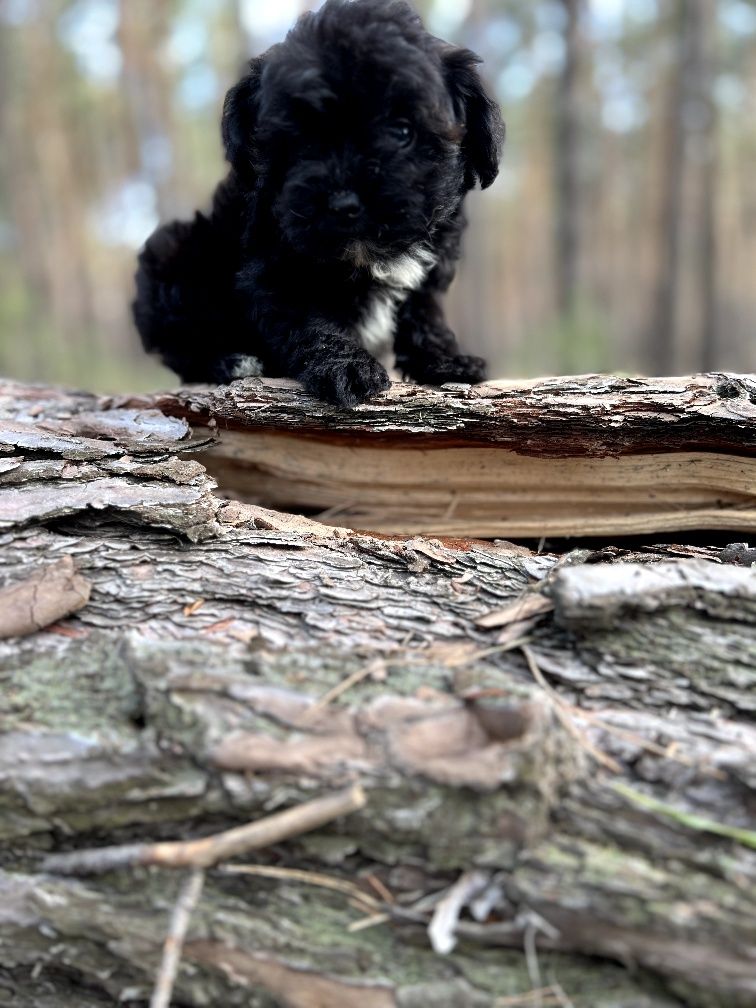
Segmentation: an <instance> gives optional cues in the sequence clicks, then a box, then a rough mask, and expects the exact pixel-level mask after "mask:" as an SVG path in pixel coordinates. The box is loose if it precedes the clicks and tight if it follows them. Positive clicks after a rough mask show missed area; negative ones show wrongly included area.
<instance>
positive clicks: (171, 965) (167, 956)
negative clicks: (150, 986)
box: [150, 868, 205, 1008]
mask: <svg viewBox="0 0 756 1008" xmlns="http://www.w3.org/2000/svg"><path fill="white" fill-rule="evenodd" d="M204 882H205V873H204V871H203V870H202V869H201V868H195V869H194V870H193V871H191V872H190V873H189V875H188V876H187V879H186V881H185V882H184V884H183V885H182V887H181V890H180V892H179V894H178V899H177V900H176V905H175V906H174V908H173V912H172V914H171V923H170V926H169V928H168V934H167V935H166V938H165V941H164V943H163V958H162V960H161V962H160V969H159V970H158V975H157V980H156V981H155V989H154V990H153V992H152V998H151V999H150V1008H170V1004H171V997H172V996H173V987H174V984H175V983H176V977H177V976H178V970H179V966H180V964H181V950H182V949H183V947H184V940H185V938H186V932H187V929H188V927H189V922H190V920H191V919H192V913H193V912H194V909H195V907H196V906H197V903H198V902H199V898H200V896H201V895H202V886H203V884H204Z"/></svg>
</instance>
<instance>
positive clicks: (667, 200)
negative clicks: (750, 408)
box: [646, 0, 696, 375]
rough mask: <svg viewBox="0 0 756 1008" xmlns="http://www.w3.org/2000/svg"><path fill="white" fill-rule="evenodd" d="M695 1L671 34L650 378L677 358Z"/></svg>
mask: <svg viewBox="0 0 756 1008" xmlns="http://www.w3.org/2000/svg"><path fill="white" fill-rule="evenodd" d="M694 2H696V0H676V4H675V12H674V15H673V17H672V19H671V23H670V33H671V35H672V37H674V38H675V39H676V40H677V51H676V53H675V57H674V59H675V65H674V67H673V70H672V78H671V81H670V86H669V97H668V101H667V111H666V129H665V130H664V135H663V139H662V144H661V147H660V155H661V159H662V161H661V164H662V169H661V179H662V182H661V205H660V211H659V220H658V227H659V235H658V242H659V244H658V267H657V269H658V280H657V287H656V294H655V297H654V303H653V307H652V311H651V319H650V322H649V326H648V349H647V354H646V358H647V361H648V365H649V370H650V372H651V373H652V374H660V375H664V374H670V373H671V372H672V370H673V367H674V360H675V333H676V328H677V303H678V288H679V281H680V244H681V243H680V217H681V213H682V206H683V172H684V169H685V127H684V113H685V104H686V101H685V99H686V86H685V85H686V71H687V70H688V69H689V67H690V55H691V29H692V27H693V19H692V17H691V9H692V6H693V3H694Z"/></svg>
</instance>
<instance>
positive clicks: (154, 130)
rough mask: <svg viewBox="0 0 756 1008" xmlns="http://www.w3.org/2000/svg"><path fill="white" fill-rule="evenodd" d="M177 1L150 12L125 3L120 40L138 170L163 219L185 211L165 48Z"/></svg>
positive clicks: (159, 3) (164, 1)
mask: <svg viewBox="0 0 756 1008" xmlns="http://www.w3.org/2000/svg"><path fill="white" fill-rule="evenodd" d="M171 8H172V3H171V0H152V3H151V4H150V6H149V8H147V7H146V6H142V5H139V4H135V3H134V2H133V0H120V25H119V32H118V40H119V43H120V46H121V53H122V55H123V72H122V79H123V87H124V92H125V95H126V101H127V105H128V108H129V110H130V113H131V130H132V162H133V164H132V170H133V171H135V172H136V171H141V172H142V173H143V174H144V176H145V177H146V178H147V179H148V180H149V181H150V182H151V183H152V185H153V186H154V188H155V193H156V196H157V208H158V213H159V215H160V218H161V219H163V220H165V219H166V218H168V217H174V216H176V215H177V214H178V212H179V209H180V208H179V207H178V205H177V199H176V185H175V178H174V156H173V138H174V136H175V133H176V130H175V124H174V117H173V112H172V107H171V105H172V82H171V79H170V70H169V68H168V66H167V61H166V59H165V57H164V55H163V52H162V50H163V45H164V43H165V40H166V38H167V35H168V32H169V30H170V20H171Z"/></svg>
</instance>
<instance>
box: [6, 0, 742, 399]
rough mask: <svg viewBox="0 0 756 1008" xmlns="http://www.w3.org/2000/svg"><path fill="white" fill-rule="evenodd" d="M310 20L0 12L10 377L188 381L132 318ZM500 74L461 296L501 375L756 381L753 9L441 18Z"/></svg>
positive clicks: (614, 3)
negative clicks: (245, 108)
mask: <svg viewBox="0 0 756 1008" xmlns="http://www.w3.org/2000/svg"><path fill="white" fill-rule="evenodd" d="M316 6H318V4H317V2H315V0H313V2H312V3H307V2H306V0H0V139H1V143H0V373H2V374H5V375H9V376H17V377H22V378H30V379H36V380H43V381H60V382H66V383H69V384H75V385H78V386H81V387H83V386H88V387H90V388H93V389H96V390H114V391H116V390H119V389H134V390H136V389H143V388H147V387H155V386H158V385H161V384H162V385H165V384H170V383H171V382H172V381H173V378H172V376H170V375H169V374H168V373H167V372H164V371H162V370H161V369H160V368H159V367H158V366H157V365H156V364H154V363H152V362H151V361H150V360H149V359H148V358H146V357H145V356H144V355H143V354H142V351H141V349H140V348H139V346H138V341H137V339H136V336H135V334H134V332H133V330H132V326H131V321H130V315H129V302H130V300H131V293H132V275H133V269H134V259H135V255H136V252H137V249H138V248H139V246H140V245H141V243H142V242H143V241H144V239H145V238H146V237H147V235H148V234H149V232H150V231H151V230H152V229H153V228H154V227H155V225H156V224H157V222H158V221H159V220H165V219H168V218H171V217H174V216H186V215H188V214H190V213H191V212H192V211H193V210H194V208H195V207H198V206H204V205H206V204H207V201H208V198H209V195H210V193H211V190H212V188H213V186H214V185H215V183H216V182H217V181H218V180H219V179H220V177H221V175H222V172H223V170H224V169H223V162H222V155H221V149H220V140H219V116H220V108H221V103H222V99H223V94H224V91H225V89H226V88H227V87H228V86H229V85H230V84H231V83H232V82H233V80H234V79H235V78H236V77H237V76H238V74H239V72H240V70H241V68H242V66H243V63H244V61H245V59H247V58H248V57H249V56H251V55H253V54H255V53H257V52H260V51H262V50H264V49H265V48H267V46H268V45H270V44H271V43H273V42H275V41H277V40H279V39H280V38H281V37H282V36H283V34H284V33H285V31H286V30H287V28H288V27H289V26H290V25H291V23H293V21H294V19H295V17H296V16H297V14H299V13H300V12H301V11H302V10H305V9H307V8H308V7H316ZM418 8H419V9H420V10H421V12H422V13H423V14H424V15H425V16H426V19H427V24H428V26H429V27H430V28H431V30H433V31H434V32H435V33H436V34H438V35H441V36H443V37H446V38H448V39H450V40H452V41H456V42H459V43H464V44H465V45H469V46H470V47H471V48H473V49H475V50H476V51H478V52H479V53H480V54H481V55H482V56H483V57H484V59H485V66H484V70H485V74H486V76H487V79H488V81H489V82H490V84H491V86H492V87H493V88H494V89H495V90H496V92H497V94H498V97H499V100H500V101H501V104H502V108H503V110H504V115H505V118H506V120H507V124H508V142H507V147H506V152H505V160H504V165H503V170H502V174H501V176H500V178H499V179H498V180H497V182H496V184H495V185H494V187H493V188H492V189H490V190H489V191H488V192H486V193H484V194H483V195H482V196H480V195H476V196H475V197H474V198H473V199H472V200H471V203H470V213H469V216H470V221H471V227H470V230H469V232H468V240H467V245H466V256H465V260H464V263H463V264H462V268H461V270H460V275H459V278H458V280H457V282H456V283H455V286H454V288H453V290H452V292H451V295H450V298H449V311H450V315H451V318H452V320H453V323H454V325H455V327H456V329H457V331H458V332H459V334H460V336H461V338H462V340H463V342H464V344H465V346H466V348H467V349H469V350H473V349H475V350H477V352H480V353H483V354H484V355H486V356H487V357H488V358H489V359H490V361H491V370H492V372H493V373H494V374H496V375H502V376H503V375H523V374H546V373H553V372H580V371H588V370H620V371H643V372H647V373H653V374H664V373H668V374H669V373H681V372H688V371H693V370H699V369H707V368H716V369H720V368H722V369H724V368H727V369H734V370H741V371H750V370H753V369H754V345H755V344H754V336H753V328H754V320H756V4H754V3H753V2H746V0H424V2H419V3H418Z"/></svg>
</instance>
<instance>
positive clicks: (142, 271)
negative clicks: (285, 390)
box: [133, 214, 262, 382]
mask: <svg viewBox="0 0 756 1008" xmlns="http://www.w3.org/2000/svg"><path fill="white" fill-rule="evenodd" d="M234 272H235V266H234V262H233V260H232V259H231V257H230V254H229V251H228V248H227V246H226V243H225V242H224V241H223V240H222V238H221V236H219V235H218V233H217V232H216V229H215V228H214V226H213V224H212V222H211V221H210V220H208V219H207V218H206V217H204V216H203V215H202V214H197V215H196V217H195V219H194V220H193V221H191V222H183V221H181V222H179V221H175V222H173V223H172V224H167V225H165V226H164V227H161V228H159V229H158V230H157V231H156V232H155V233H154V234H153V235H152V236H151V237H150V238H149V239H148V241H147V244H146V245H145V248H144V250H143V251H142V253H141V254H140V256H139V266H138V269H137V275H136V283H137V296H136V300H135V301H134V304H133V312H134V321H135V322H136V326H137V329H138V330H139V333H140V335H141V337H142V343H143V344H144V347H145V349H146V350H147V351H149V352H150V353H154V354H157V355H158V356H159V357H160V358H161V360H162V361H163V363H164V364H166V365H167V366H168V367H169V368H171V369H172V370H173V371H175V372H176V373H177V374H178V375H179V377H180V378H181V379H182V380H183V381H199V382H229V381H233V379H234V378H242V377H246V376H247V375H253V374H261V373H262V366H261V363H260V361H259V360H258V359H257V357H256V356H254V351H252V352H250V353H245V352H243V351H242V350H241V349H240V348H242V347H245V346H248V345H250V343H251V341H250V340H249V334H248V333H247V334H245V333H242V331H241V330H242V327H241V325H240V319H239V314H238V308H237V305H236V302H235V293H234Z"/></svg>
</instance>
